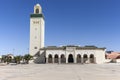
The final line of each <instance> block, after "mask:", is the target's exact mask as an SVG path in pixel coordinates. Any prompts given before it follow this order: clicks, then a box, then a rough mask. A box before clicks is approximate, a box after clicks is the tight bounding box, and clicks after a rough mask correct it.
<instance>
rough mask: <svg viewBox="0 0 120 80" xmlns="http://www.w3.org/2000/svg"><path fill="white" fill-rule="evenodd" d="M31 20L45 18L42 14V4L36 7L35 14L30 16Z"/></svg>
mask: <svg viewBox="0 0 120 80" xmlns="http://www.w3.org/2000/svg"><path fill="white" fill-rule="evenodd" d="M30 17H31V18H39V17H41V18H43V19H44V16H43V14H42V8H41V6H40V4H36V5H35V6H34V13H33V14H31V15H30Z"/></svg>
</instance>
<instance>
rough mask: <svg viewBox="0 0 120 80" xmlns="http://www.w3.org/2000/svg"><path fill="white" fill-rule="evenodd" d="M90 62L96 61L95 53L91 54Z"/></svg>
mask: <svg viewBox="0 0 120 80" xmlns="http://www.w3.org/2000/svg"><path fill="white" fill-rule="evenodd" d="M90 63H95V60H94V55H93V54H91V55H90Z"/></svg>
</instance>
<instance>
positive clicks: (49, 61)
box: [48, 54, 52, 63]
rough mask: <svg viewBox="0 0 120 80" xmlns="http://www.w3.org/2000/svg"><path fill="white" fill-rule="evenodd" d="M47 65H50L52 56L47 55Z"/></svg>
mask: <svg viewBox="0 0 120 80" xmlns="http://www.w3.org/2000/svg"><path fill="white" fill-rule="evenodd" d="M48 63H52V55H51V54H49V55H48Z"/></svg>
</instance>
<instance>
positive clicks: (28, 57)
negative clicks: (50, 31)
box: [24, 54, 33, 64]
mask: <svg viewBox="0 0 120 80" xmlns="http://www.w3.org/2000/svg"><path fill="white" fill-rule="evenodd" d="M32 58H33V56H31V55H30V54H26V55H24V60H25V62H26V63H27V64H29V61H30V60H31V59H32Z"/></svg>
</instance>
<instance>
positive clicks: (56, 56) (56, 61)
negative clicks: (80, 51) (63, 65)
mask: <svg viewBox="0 0 120 80" xmlns="http://www.w3.org/2000/svg"><path fill="white" fill-rule="evenodd" d="M54 62H55V63H58V55H57V54H56V55H55V56H54Z"/></svg>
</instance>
